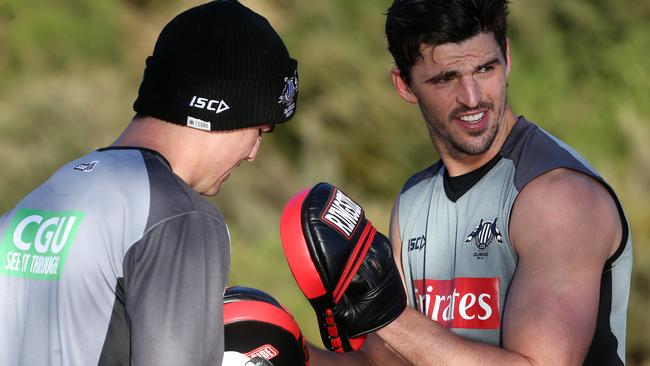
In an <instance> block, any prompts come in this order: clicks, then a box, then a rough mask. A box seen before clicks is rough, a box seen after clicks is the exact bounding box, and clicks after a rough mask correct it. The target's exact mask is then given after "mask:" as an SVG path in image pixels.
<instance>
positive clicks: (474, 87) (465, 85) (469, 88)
mask: <svg viewBox="0 0 650 366" xmlns="http://www.w3.org/2000/svg"><path fill="white" fill-rule="evenodd" d="M482 97H483V95H482V93H481V86H480V85H479V83H478V82H477V81H476V79H474V77H473V76H465V77H462V78H461V79H460V83H459V91H458V95H457V97H456V101H457V102H458V103H460V104H463V105H465V106H467V107H469V108H475V107H476V106H477V105H478V104H479V103H480V102H481V98H482Z"/></svg>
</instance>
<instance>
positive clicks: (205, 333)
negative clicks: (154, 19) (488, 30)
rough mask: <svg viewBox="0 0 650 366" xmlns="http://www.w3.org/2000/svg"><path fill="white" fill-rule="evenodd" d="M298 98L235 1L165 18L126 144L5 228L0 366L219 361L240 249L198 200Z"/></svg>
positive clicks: (260, 31)
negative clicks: (233, 259) (229, 285)
mask: <svg viewBox="0 0 650 366" xmlns="http://www.w3.org/2000/svg"><path fill="white" fill-rule="evenodd" d="M297 88H298V79H297V63H296V61H295V60H294V59H292V58H290V57H289V53H288V51H287V49H286V47H285V45H284V43H283V42H282V40H281V39H280V37H279V36H278V34H277V33H276V32H275V30H274V29H273V28H272V26H271V25H270V24H269V23H268V21H267V20H266V19H265V18H264V17H262V16H260V15H259V14H257V13H255V12H253V11H252V10H250V9H248V8H246V7H245V6H243V5H241V4H239V3H238V2H237V1H235V0H222V1H212V2H209V3H206V4H203V5H200V6H197V7H194V8H192V9H189V10H187V11H185V12H183V13H181V14H180V15H178V16H177V17H175V18H174V19H173V20H172V21H171V22H169V23H168V24H167V25H166V26H165V28H164V29H163V30H162V32H161V33H160V35H159V37H158V40H157V42H156V45H155V48H154V50H153V55H152V56H151V57H149V58H147V62H146V69H145V72H144V77H143V80H142V83H141V85H140V89H139V92H138V97H137V100H136V101H135V103H134V106H133V107H134V109H135V111H136V112H137V115H136V117H135V118H134V119H133V120H132V121H131V123H130V124H129V125H128V127H127V128H126V129H125V131H124V132H123V133H122V135H121V136H120V137H119V138H118V139H117V140H116V141H115V142H114V143H113V144H112V145H111V146H109V147H106V148H102V149H99V150H97V151H94V152H91V153H90V154H88V155H86V156H83V157H81V158H79V159H77V160H74V161H72V162H69V163H68V164H66V165H64V166H63V167H62V168H60V169H59V170H58V171H57V172H56V173H54V174H53V175H52V176H51V177H50V178H49V179H48V180H47V181H46V182H45V183H44V184H43V185H41V186H40V187H38V188H36V189H35V190H34V191H33V192H31V193H30V194H28V195H27V196H26V197H25V198H24V199H22V200H21V201H20V202H18V204H17V205H16V206H15V207H14V208H13V209H12V210H11V211H9V212H8V213H7V214H6V215H4V216H3V217H2V218H1V219H0V240H1V242H0V254H1V255H0V294H1V295H0V324H2V326H1V327H0V350H1V351H0V365H29V366H31V365H80V366H81V365H84V366H85V365H97V364H100V365H130V364H133V365H183V366H185V365H210V366H217V365H220V364H221V362H222V357H223V351H224V335H223V332H224V325H223V292H224V288H225V284H226V281H227V277H228V272H229V267H230V238H229V234H228V228H227V226H226V223H225V221H224V218H223V216H222V215H221V213H220V212H219V210H218V209H217V208H216V207H214V206H212V205H211V204H210V203H209V202H208V201H206V200H205V199H204V198H202V197H201V196H200V195H207V196H211V195H215V194H217V192H218V191H219V189H220V187H221V185H222V184H223V183H224V182H225V180H226V179H227V178H228V176H229V175H230V173H231V172H232V171H233V169H235V168H236V167H237V166H239V165H240V164H241V163H242V162H244V161H252V160H253V159H255V156H256V155H257V152H258V150H259V147H260V143H261V138H262V133H264V132H270V131H271V130H272V129H273V127H274V126H275V125H276V124H278V123H282V122H286V121H287V120H289V119H290V118H291V117H292V116H293V114H294V112H295V108H296V98H297Z"/></svg>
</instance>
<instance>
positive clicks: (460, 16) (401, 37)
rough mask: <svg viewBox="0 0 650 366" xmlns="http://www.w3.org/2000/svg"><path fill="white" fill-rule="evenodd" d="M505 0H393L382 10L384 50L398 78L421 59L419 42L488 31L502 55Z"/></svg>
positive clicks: (433, 42)
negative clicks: (386, 40)
mask: <svg viewBox="0 0 650 366" xmlns="http://www.w3.org/2000/svg"><path fill="white" fill-rule="evenodd" d="M508 3H509V1H508V0H395V1H394V2H393V5H392V6H391V7H390V8H389V9H388V12H387V13H386V15H387V17H386V37H387V38H388V50H389V51H390V53H391V54H392V55H393V59H394V60H395V65H396V66H397V67H398V68H399V70H400V73H401V75H402V78H403V79H404V80H405V81H406V82H410V79H411V68H412V67H413V66H414V65H415V64H416V63H417V62H418V60H419V59H421V58H422V54H421V53H420V45H421V44H422V43H426V44H430V45H433V46H437V45H441V44H445V43H460V42H462V41H465V40H468V39H470V38H472V37H474V36H477V35H479V34H480V33H492V34H493V35H494V38H495V40H496V41H497V43H498V44H499V47H500V48H501V51H502V53H503V56H504V58H505V56H506V28H507V22H506V17H507V15H508Z"/></svg>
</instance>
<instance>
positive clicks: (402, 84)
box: [390, 66, 418, 104]
mask: <svg viewBox="0 0 650 366" xmlns="http://www.w3.org/2000/svg"><path fill="white" fill-rule="evenodd" d="M390 77H391V79H392V80H393V86H394V87H395V90H397V94H399V96H400V97H402V99H404V100H405V101H407V102H409V103H412V104H415V103H417V102H418V97H416V96H415V94H413V91H412V90H411V87H410V86H409V84H408V83H407V82H406V81H405V80H404V78H403V77H402V73H401V72H400V71H399V68H398V67H397V66H393V68H392V69H391V70H390Z"/></svg>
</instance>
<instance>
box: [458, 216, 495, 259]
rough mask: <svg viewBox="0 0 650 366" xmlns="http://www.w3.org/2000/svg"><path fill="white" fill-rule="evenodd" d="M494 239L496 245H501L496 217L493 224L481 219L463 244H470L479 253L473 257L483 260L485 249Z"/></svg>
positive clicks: (485, 255)
mask: <svg viewBox="0 0 650 366" xmlns="http://www.w3.org/2000/svg"><path fill="white" fill-rule="evenodd" d="M495 239H496V241H497V242H498V243H503V236H501V231H499V228H498V227H497V218H496V217H495V218H494V220H493V222H490V221H483V219H481V222H479V224H478V226H477V227H476V228H475V229H474V230H472V232H471V233H469V235H467V237H466V238H465V243H468V244H471V245H473V246H474V247H476V249H478V250H479V253H475V254H474V256H475V257H477V258H484V257H487V249H488V247H489V246H490V244H492V243H493V242H494V240H495Z"/></svg>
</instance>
